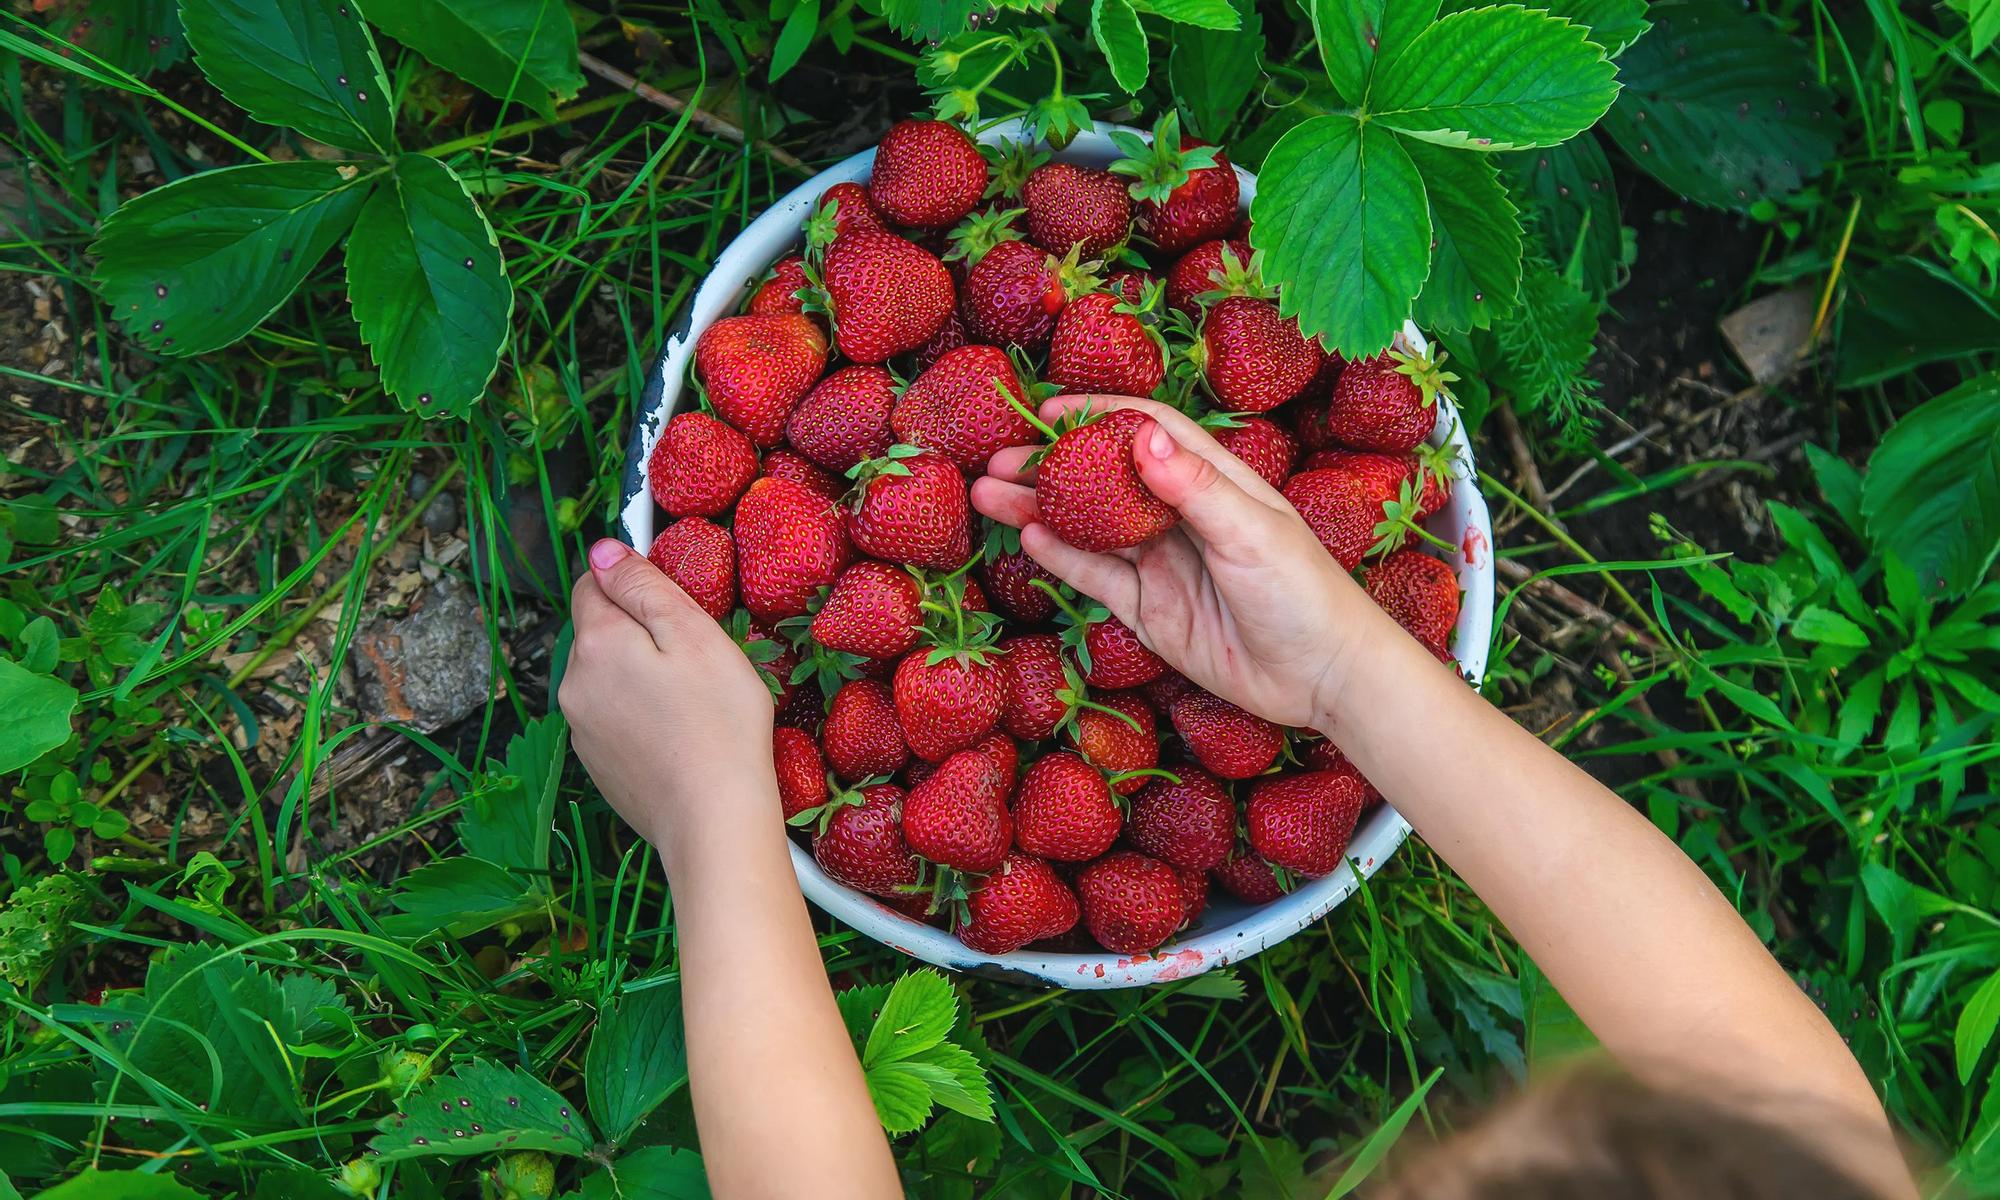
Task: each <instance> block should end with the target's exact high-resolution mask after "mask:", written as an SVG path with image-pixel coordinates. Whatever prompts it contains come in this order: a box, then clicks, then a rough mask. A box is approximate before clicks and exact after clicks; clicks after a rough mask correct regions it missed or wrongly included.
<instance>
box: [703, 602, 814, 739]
mask: <svg viewBox="0 0 2000 1200" xmlns="http://www.w3.org/2000/svg"><path fill="white" fill-rule="evenodd" d="M722 627H723V629H724V630H726V631H727V632H728V634H729V636H730V638H731V639H732V640H733V641H735V643H736V644H737V646H739V647H740V648H741V649H742V651H743V657H745V658H747V659H749V660H750V665H752V666H754V667H756V668H757V673H758V674H759V675H761V676H763V679H764V686H766V687H768V688H770V689H771V702H772V703H773V704H775V705H776V706H777V709H778V713H779V715H783V714H784V713H785V712H786V711H787V710H788V709H789V708H790V707H791V705H792V703H793V701H794V700H795V699H796V698H797V696H798V693H799V691H800V690H801V689H800V688H799V687H798V686H797V685H796V684H794V683H793V682H792V672H793V671H794V670H796V669H797V668H798V665H799V656H798V654H797V653H795V652H794V651H793V650H792V647H791V644H790V643H789V642H787V641H785V639H783V638H781V637H778V636H777V635H775V634H773V633H772V632H771V631H770V630H768V629H760V628H758V627H757V626H755V625H752V624H751V623H750V614H749V613H748V612H745V611H742V610H738V611H736V612H733V613H731V614H730V615H729V620H727V621H726V622H724V623H723V626H722Z"/></svg>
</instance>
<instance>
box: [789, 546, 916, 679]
mask: <svg viewBox="0 0 2000 1200" xmlns="http://www.w3.org/2000/svg"><path fill="white" fill-rule="evenodd" d="M923 598H924V590H923V587H922V585H920V584H919V583H918V582H917V580H916V578H915V577H914V576H912V575H911V574H910V572H909V571H908V570H907V569H905V568H903V567H898V566H891V565H890V564H888V563H884V562H875V561H874V560H872V559H864V560H862V561H861V562H858V563H855V564H854V565H853V566H851V567H849V568H847V570H845V571H843V572H842V573H841V576H840V578H839V579H836V580H835V581H834V583H833V590H832V591H831V592H828V593H827V597H826V601H825V603H823V604H821V605H820V606H819V611H818V612H817V613H815V614H813V619H812V640H813V641H814V642H817V643H818V644H819V645H820V646H822V647H824V648H825V649H827V650H832V651H836V652H838V653H842V654H858V655H860V656H861V657H863V658H874V659H884V658H895V657H898V656H899V655H903V654H907V653H909V651H910V648H911V647H913V646H915V645H916V644H917V634H918V632H919V631H920V630H921V629H922V628H923V623H924V614H923V611H922V610H921V609H920V608H919V607H918V606H919V605H920V604H922V603H923Z"/></svg>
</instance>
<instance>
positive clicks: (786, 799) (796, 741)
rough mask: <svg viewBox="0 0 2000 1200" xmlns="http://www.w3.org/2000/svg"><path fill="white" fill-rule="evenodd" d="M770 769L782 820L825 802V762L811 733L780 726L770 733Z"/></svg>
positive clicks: (789, 818)
mask: <svg viewBox="0 0 2000 1200" xmlns="http://www.w3.org/2000/svg"><path fill="white" fill-rule="evenodd" d="M771 766H772V768H773V769H774V770H775V771H776V772H777V775H778V804H779V806H780V807H782V808H783V809H784V812H785V820H787V821H789V820H791V819H792V818H793V817H796V816H798V815H799V814H800V813H802V812H805V811H806V810H807V809H810V808H818V807H819V806H820V805H822V804H825V803H826V801H827V786H826V759H825V758H824V757H822V756H821V755H820V752H819V743H818V742H815V741H813V739H812V735H811V734H809V733H806V732H805V731H803V730H799V729H788V728H786V727H784V726H782V725H781V726H779V727H778V728H776V729H774V730H772V731H771Z"/></svg>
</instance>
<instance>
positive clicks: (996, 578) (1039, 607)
mask: <svg viewBox="0 0 2000 1200" xmlns="http://www.w3.org/2000/svg"><path fill="white" fill-rule="evenodd" d="M1014 545H1015V549H1013V550H1000V549H995V548H994V547H993V546H992V545H991V544H989V545H988V546H987V547H986V557H985V559H984V561H982V562H981V563H980V564H979V578H980V580H981V581H982V582H983V583H985V585H986V594H987V595H988V596H989V597H991V598H992V600H993V607H994V608H995V609H997V610H998V611H999V612H1000V614H1001V615H1002V616H1005V617H1010V618H1012V619H1013V620H1016V621H1021V622H1025V623H1027V624H1030V625H1034V624H1039V623H1040V622H1043V621H1047V620H1049V619H1051V618H1053V617H1054V616H1055V615H1056V602H1055V601H1054V600H1053V599H1051V598H1050V597H1049V594H1048V593H1047V592H1045V591H1043V590H1042V589H1040V588H1038V587H1036V586H1035V581H1036V580H1038V579H1039V580H1043V581H1045V582H1047V583H1048V584H1049V585H1051V586H1054V584H1055V582H1056V577H1055V576H1053V575H1051V574H1049V573H1048V572H1047V571H1045V570H1043V569H1042V564H1040V563H1038V562H1036V561H1035V560H1034V559H1032V558H1029V557H1028V556H1027V554H1025V553H1024V552H1022V551H1021V549H1020V548H1019V547H1020V542H1019V539H1018V538H1017V539H1016V540H1015V542H1014Z"/></svg>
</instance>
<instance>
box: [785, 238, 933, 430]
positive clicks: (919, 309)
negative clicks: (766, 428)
mask: <svg viewBox="0 0 2000 1200" xmlns="http://www.w3.org/2000/svg"><path fill="white" fill-rule="evenodd" d="M820 280H821V282H822V284H823V285H824V286H825V288H826V294H827V297H828V300H829V303H830V304H831V306H832V309H833V340H834V344H835V345H837V346H838V347H839V348H840V352H841V353H842V354H844V355H846V356H847V357H848V358H850V359H853V360H854V361H855V362H858V363H879V362H881V361H883V360H884V359H886V358H889V357H890V356H892V355H896V354H901V353H903V352H904V351H906V350H915V349H916V348H917V347H919V346H922V345H923V344H924V343H926V342H928V341H930V340H931V338H932V337H934V336H936V334H937V331H938V330H939V329H940V328H942V327H943V325H944V322H945V318H947V317H949V316H950V315H951V310H952V304H953V302H954V295H953V292H952V285H951V272H949V271H947V270H945V269H944V264H943V263H941V262H939V261H938V259H937V255H935V254H932V253H931V252H930V251H928V250H925V249H924V248H923V247H921V246H918V245H916V244H915V243H912V242H907V241H904V240H903V239H902V238H899V237H897V236H896V235H894V234H892V233H868V232H865V231H864V232H859V233H849V234H842V235H841V236H840V237H837V238H835V239H834V241H833V244H832V245H831V246H828V247H827V249H826V258H825V260H824V261H823V262H822V263H821V264H820ZM802 319H803V318H802ZM815 374H817V372H815ZM801 394H803V392H802V393H801ZM794 399H796V397H794Z"/></svg>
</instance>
